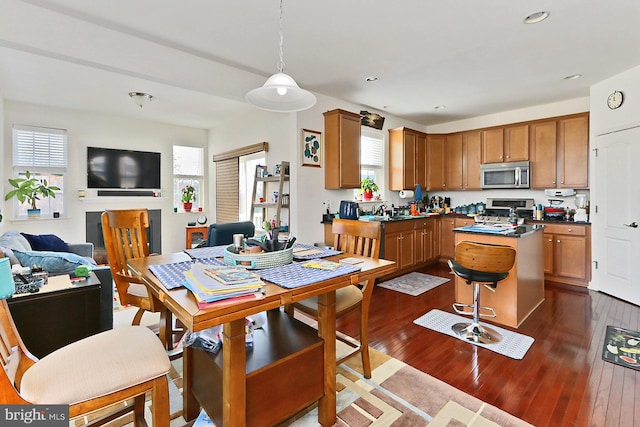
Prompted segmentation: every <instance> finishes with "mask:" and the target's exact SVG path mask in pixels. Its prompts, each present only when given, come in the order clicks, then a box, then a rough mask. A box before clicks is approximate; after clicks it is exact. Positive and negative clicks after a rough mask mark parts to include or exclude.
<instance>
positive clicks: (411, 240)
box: [384, 220, 416, 270]
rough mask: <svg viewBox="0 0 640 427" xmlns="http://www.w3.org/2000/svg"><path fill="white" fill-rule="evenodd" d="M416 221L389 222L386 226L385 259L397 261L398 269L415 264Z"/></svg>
mask: <svg viewBox="0 0 640 427" xmlns="http://www.w3.org/2000/svg"><path fill="white" fill-rule="evenodd" d="M413 223H414V221H411V220H405V221H397V222H388V223H386V224H385V226H384V259H388V260H391V261H395V262H396V264H397V266H398V270H402V269H405V268H410V267H413V266H414V264H415V262H416V261H415V247H416V246H415V236H414V233H413V228H414V224H413Z"/></svg>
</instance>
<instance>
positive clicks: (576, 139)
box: [530, 113, 589, 188]
mask: <svg viewBox="0 0 640 427" xmlns="http://www.w3.org/2000/svg"><path fill="white" fill-rule="evenodd" d="M530 128H531V133H530V138H531V147H530V158H531V188H588V187H589V170H588V162H589V114H588V113H583V114H578V115H571V116H565V117H557V118H553V119H549V120H543V121H538V122H534V123H531V124H530Z"/></svg>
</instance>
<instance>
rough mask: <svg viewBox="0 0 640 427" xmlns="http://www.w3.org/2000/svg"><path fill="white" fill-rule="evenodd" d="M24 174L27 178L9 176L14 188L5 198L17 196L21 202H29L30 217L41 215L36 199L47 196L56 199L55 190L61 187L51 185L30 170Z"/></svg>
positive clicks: (28, 212)
mask: <svg viewBox="0 0 640 427" xmlns="http://www.w3.org/2000/svg"><path fill="white" fill-rule="evenodd" d="M24 176H25V178H9V184H11V186H12V187H13V190H11V191H9V192H8V193H7V194H6V195H5V196H4V199H5V200H9V199H11V198H12V197H15V198H16V199H18V201H19V202H20V203H24V202H28V203H29V206H30V209H27V214H28V216H29V218H34V217H39V216H40V209H38V207H37V206H36V201H37V200H40V199H41V198H46V197H52V198H54V199H55V197H56V193H55V192H56V191H58V190H60V188H59V187H56V186H55V185H49V184H48V182H47V180H46V179H44V178H36V177H35V175H31V173H30V172H29V171H27V172H25V174H24Z"/></svg>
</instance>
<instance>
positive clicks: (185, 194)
mask: <svg viewBox="0 0 640 427" xmlns="http://www.w3.org/2000/svg"><path fill="white" fill-rule="evenodd" d="M195 200H196V189H195V188H194V187H193V185H186V186H185V187H184V188H183V189H182V206H183V207H184V211H185V212H191V208H192V207H193V202H195Z"/></svg>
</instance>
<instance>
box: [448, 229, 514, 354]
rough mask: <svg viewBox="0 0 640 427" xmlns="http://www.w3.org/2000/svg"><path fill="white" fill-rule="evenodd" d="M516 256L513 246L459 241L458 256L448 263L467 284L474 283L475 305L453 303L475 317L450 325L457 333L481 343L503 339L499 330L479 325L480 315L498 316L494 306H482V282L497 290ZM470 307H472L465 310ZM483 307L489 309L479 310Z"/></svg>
mask: <svg viewBox="0 0 640 427" xmlns="http://www.w3.org/2000/svg"><path fill="white" fill-rule="evenodd" d="M515 259H516V250H515V249H514V248H512V247H510V246H502V245H492V244H488V243H474V242H466V241H464V242H460V243H458V244H457V245H456V252H455V259H453V260H449V267H451V270H452V271H453V273H454V274H455V275H456V276H458V277H460V278H462V279H464V280H465V281H466V283H467V285H471V284H473V305H469V304H460V303H454V304H453V309H454V310H455V312H456V313H458V314H463V315H467V316H472V317H473V321H472V322H471V323H467V322H464V323H456V324H455V325H453V326H452V327H451V329H452V330H453V331H454V332H455V333H456V334H457V335H458V336H460V337H461V338H464V339H466V340H468V341H473V342H476V343H482V344H494V343H497V342H500V341H501V340H502V335H501V334H500V333H499V332H497V331H496V330H494V329H492V328H489V327H488V326H483V325H480V317H488V318H494V317H496V312H495V310H494V309H493V308H490V307H481V306H480V285H481V284H484V285H485V286H486V287H488V288H489V289H490V290H494V289H495V288H496V287H497V285H498V282H499V281H501V280H504V279H506V278H507V276H509V270H511V267H513V264H514V262H515ZM469 308H470V309H472V311H467V310H465V309H469ZM481 310H483V311H485V312H488V313H480V311H481Z"/></svg>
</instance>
